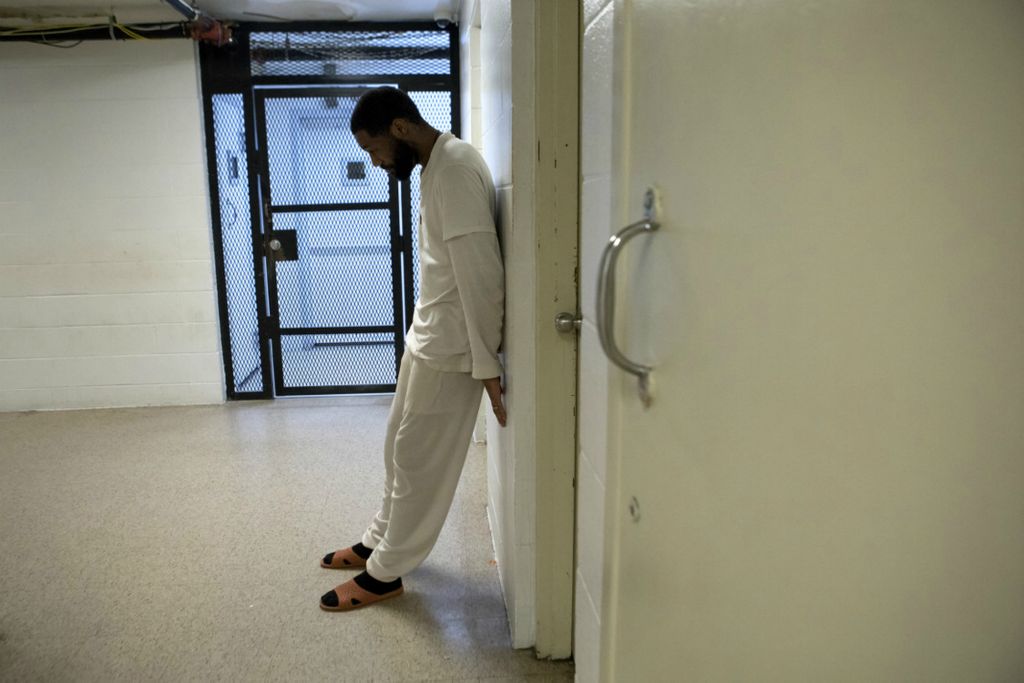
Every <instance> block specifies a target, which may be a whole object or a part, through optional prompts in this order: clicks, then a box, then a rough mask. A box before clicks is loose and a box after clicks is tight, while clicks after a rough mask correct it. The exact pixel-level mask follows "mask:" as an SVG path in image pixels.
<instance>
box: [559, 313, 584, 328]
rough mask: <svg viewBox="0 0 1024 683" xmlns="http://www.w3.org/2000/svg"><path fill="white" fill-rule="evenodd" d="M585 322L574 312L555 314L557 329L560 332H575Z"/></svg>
mask: <svg viewBox="0 0 1024 683" xmlns="http://www.w3.org/2000/svg"><path fill="white" fill-rule="evenodd" d="M582 324H583V318H582V317H580V316H578V315H574V314H572V313H559V314H558V315H556V316H555V329H556V330H558V331H559V332H575V331H576V330H578V329H580V326H581V325H582Z"/></svg>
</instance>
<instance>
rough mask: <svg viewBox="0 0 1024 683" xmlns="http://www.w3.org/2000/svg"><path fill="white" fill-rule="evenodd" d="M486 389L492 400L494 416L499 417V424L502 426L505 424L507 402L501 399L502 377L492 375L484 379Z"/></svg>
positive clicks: (488, 396)
mask: <svg viewBox="0 0 1024 683" xmlns="http://www.w3.org/2000/svg"><path fill="white" fill-rule="evenodd" d="M484 389H486V390H487V398H489V399H490V401H491V410H493V411H494V417H495V418H497V420H498V424H500V425H501V426H502V427H504V426H505V417H506V416H505V403H504V402H503V401H502V400H501V393H502V391H503V389H502V388H501V378H500V377H492V378H490V379H485V380H484Z"/></svg>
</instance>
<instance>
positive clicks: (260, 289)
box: [199, 22, 461, 400]
mask: <svg viewBox="0 0 1024 683" xmlns="http://www.w3.org/2000/svg"><path fill="white" fill-rule="evenodd" d="M332 31H334V32H339V33H353V32H366V33H376V32H381V31H418V32H422V31H430V32H439V33H446V34H447V36H448V57H449V71H448V74H447V75H440V74H438V75H409V74H402V73H392V74H373V75H372V76H370V75H362V76H349V75H343V74H324V75H306V76H294V75H293V76H254V75H252V67H251V60H250V36H251V35H252V34H253V33H260V34H263V33H281V34H288V33H297V32H332ZM199 53H200V77H201V86H202V93H203V113H204V119H205V132H206V140H207V168H208V172H209V183H210V206H211V221H212V228H213V242H214V261H215V270H216V276H217V288H218V291H217V295H218V310H219V314H220V327H221V347H222V352H223V358H224V379H225V386H226V389H227V398H228V399H229V400H245V399H269V398H273V397H274V396H275V395H278V396H284V395H319V394H325V393H383V392H391V391H393V390H394V386H395V385H394V384H388V385H373V386H369V387H351V386H349V387H316V388H312V389H310V390H308V391H306V390H302V389H295V388H293V389H286V390H285V391H283V392H282V391H281V389H283V387H281V386H275V385H278V384H279V383H282V382H283V380H282V377H283V373H282V369H283V368H282V366H281V353H280V348H279V347H278V348H276V349H275V348H274V347H273V342H272V339H273V338H275V336H276V338H277V339H280V336H279V335H280V332H281V330H280V329H279V326H278V328H277V329H276V330H275V328H274V320H275V318H276V308H274V309H272V307H273V306H276V296H275V293H276V292H275V289H276V283H273V284H274V287H271V283H270V281H269V280H270V277H271V276H272V273H271V271H273V268H265V263H266V262H267V258H266V254H267V249H268V247H267V242H269V239H270V237H268V231H267V230H266V229H265V226H264V225H263V219H264V206H263V197H264V196H265V195H264V194H263V193H264V188H263V187H262V185H263V181H262V180H261V179H260V177H261V176H262V175H265V174H261V173H260V166H259V164H260V163H261V162H260V160H259V154H260V152H261V150H265V149H266V148H265V144H264V145H260V146H258V145H257V139H256V129H257V126H256V116H257V112H256V107H257V102H258V101H260V100H259V97H258V95H257V93H258V92H260V91H262V90H263V89H269V87H272V86H277V87H280V86H290V87H298V86H313V87H314V88H315V89H316V92H317V94H318V95H320V96H323V95H324V94H325V90H324V87H325V86H339V87H340V88H344V89H345V90H346V91H348V92H351V88H352V87H357V86H363V87H365V86H367V85H368V84H371V83H390V84H394V85H396V86H397V87H399V88H400V89H402V90H405V91H435V92H436V91H447V92H449V93H450V94H451V102H452V112H451V114H452V116H451V123H452V125H451V129H452V132H453V133H455V134H456V135H459V134H460V130H461V94H460V85H459V31H458V26H457V25H456V24H451V25H449V26H448V27H447V28H445V29H440V28H439V27H438V26H437V25H436V24H434V23H431V22H381V23H372V22H353V23H344V22H287V23H268V24H264V23H243V24H239V25H238V26H237V27H235V29H234V43H233V45H231V46H228V47H221V48H218V47H214V46H212V45H208V44H205V43H201V44H199ZM275 89H276V88H275ZM289 89H290V88H289ZM222 94H241V95H242V99H243V106H244V111H245V130H246V143H245V145H246V155H247V159H248V162H249V168H248V174H247V175H248V178H249V200H250V215H251V217H252V223H251V224H252V249H253V276H254V278H255V284H256V295H257V308H258V312H259V314H258V332H259V338H260V368H261V374H262V379H263V382H262V390H260V391H237V390H236V389H235V378H234V372H233V368H232V362H231V340H230V329H229V328H230V326H229V311H228V301H227V295H226V290H227V288H226V285H225V264H224V243H223V226H222V225H221V220H220V210H219V206H220V197H219V190H218V179H217V157H216V149H215V144H214V140H215V134H214V128H213V121H214V119H213V96H214V95H222ZM264 143H265V141H264ZM394 182H395V181H392V183H394ZM397 189H398V191H397V193H395V192H392V203H394V201H393V199H394V197H397V198H398V206H397V210H398V211H399V212H400V217H401V224H402V225H405V226H409V229H408V230H404V231H403V232H402V234H401V235H400V236H399V237H398V239H397V244H398V247H399V248H397V249H396V248H395V245H396V236H395V232H396V224H397V223H398V221H397V220H395V218H397V217H396V216H394V215H393V216H392V263H393V269H392V270H393V272H402V273H405V274H406V275H404V276H402V277H403V282H402V286H401V292H402V297H403V299H404V300H403V301H399V299H398V297H394V298H395V302H396V315H395V324H396V326H398V325H400V326H401V328H402V329H401V330H399V331H398V333H397V334H396V376H397V363H398V362H399V360H400V358H401V354H402V352H403V347H404V343H405V340H404V331H405V330H406V329H407V328H408V324H409V322H410V321H409V320H408V319H406V318H407V316H409V315H411V313H412V310H413V307H414V305H415V301H414V300H413V284H412V272H413V255H412V245H411V242H412V237H411V230H412V229H414V228H413V224H412V217H413V211H412V202H411V193H410V189H409V185H408V183H400V184H398V188H397ZM271 225H272V223H271ZM396 260H397V261H398V262H397V263H396ZM394 266H397V269H396V268H395V267H394ZM396 291H398V290H396ZM403 307H404V311H405V313H406V316H403V314H402V312H401V310H400V309H402V308H403ZM272 312H273V313H274V314H275V315H274V316H272ZM316 329H317V331H318V332H320V331H321V330H320V328H316ZM349 331H351V330H349ZM275 332H276V333H277V334H276V335H275ZM272 359H273V361H272ZM275 389H276V392H275ZM334 389H337V390H338V391H332V390H334Z"/></svg>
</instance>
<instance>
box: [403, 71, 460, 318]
mask: <svg viewBox="0 0 1024 683" xmlns="http://www.w3.org/2000/svg"><path fill="white" fill-rule="evenodd" d="M409 97H410V98H412V101H413V102H415V103H416V108H417V109H419V110H420V116H422V117H423V119H424V120H425V121H426V122H427V123H429V124H430V125H431V126H433V127H434V128H436V129H438V130H439V131H442V132H443V131H448V130H451V129H452V106H453V103H452V94H451V93H450V92H448V91H447V90H441V91H416V92H413V91H410V92H409ZM409 196H410V199H411V201H412V222H413V224H412V226H411V229H412V244H413V247H412V259H413V266H412V285H413V300H414V301H418V300H419V297H420V247H419V230H418V229H417V228H418V226H419V211H420V174H419V173H413V174H412V176H410V178H409Z"/></svg>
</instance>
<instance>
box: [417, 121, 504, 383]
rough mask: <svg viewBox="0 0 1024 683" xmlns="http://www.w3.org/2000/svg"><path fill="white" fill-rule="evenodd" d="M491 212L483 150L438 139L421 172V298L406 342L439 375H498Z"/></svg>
mask: <svg viewBox="0 0 1024 683" xmlns="http://www.w3.org/2000/svg"><path fill="white" fill-rule="evenodd" d="M494 209H495V193H494V182H493V181H492V180H491V173H490V171H489V170H488V168H487V164H486V163H485V162H484V160H483V158H482V157H481V156H480V153H479V152H477V151H476V149H475V148H474V147H473V146H472V145H470V144H469V143H467V142H464V141H462V140H460V139H459V138H457V137H455V136H454V135H452V134H451V133H444V134H442V135H441V136H440V137H439V138H438V139H437V142H435V143H434V147H433V148H432V150H431V152H430V158H429V159H428V161H427V165H426V166H425V167H424V168H423V170H422V172H421V174H420V225H419V251H420V294H419V300H418V301H417V302H416V311H415V313H414V314H413V321H412V326H411V327H410V329H409V333H408V334H407V335H406V340H405V342H406V346H407V347H408V349H409V351H410V352H411V353H413V354H414V355H415V356H417V357H418V358H421V359H422V360H423V361H424V362H426V363H427V365H429V366H431V367H433V368H434V369H436V370H441V371H445V372H469V373H472V375H473V377H474V378H476V379H488V378H491V377H497V376H499V375H500V374H501V362H500V361H499V359H498V348H499V346H500V345H501V327H502V323H503V320H504V312H505V271H504V267H503V265H502V260H501V251H500V249H499V246H498V237H497V232H496V230H495V227H494Z"/></svg>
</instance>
